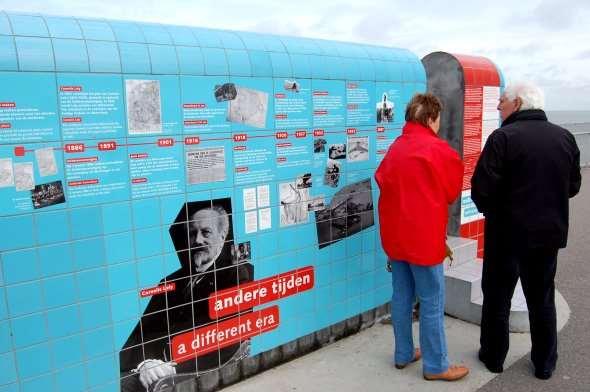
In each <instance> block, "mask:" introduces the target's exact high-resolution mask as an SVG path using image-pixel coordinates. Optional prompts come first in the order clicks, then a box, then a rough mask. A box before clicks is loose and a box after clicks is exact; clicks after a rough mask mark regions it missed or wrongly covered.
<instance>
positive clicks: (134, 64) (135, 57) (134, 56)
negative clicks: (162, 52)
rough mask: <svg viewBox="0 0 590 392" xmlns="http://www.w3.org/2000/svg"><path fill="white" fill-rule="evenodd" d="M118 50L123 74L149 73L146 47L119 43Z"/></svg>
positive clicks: (148, 57) (149, 67) (149, 66)
mask: <svg viewBox="0 0 590 392" xmlns="http://www.w3.org/2000/svg"><path fill="white" fill-rule="evenodd" d="M119 50H120V54H121V66H122V70H123V73H141V74H146V73H147V74H149V73H150V72H151V65H150V56H149V52H148V48H147V45H145V44H137V43H127V42H119Z"/></svg>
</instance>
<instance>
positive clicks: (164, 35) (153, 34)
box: [138, 23, 172, 45]
mask: <svg viewBox="0 0 590 392" xmlns="http://www.w3.org/2000/svg"><path fill="white" fill-rule="evenodd" d="M138 25H139V28H140V29H141V31H142V32H143V36H144V37H145V42H147V43H150V44H164V45H172V39H171V38H170V35H169V34H168V32H167V31H166V29H165V28H164V26H160V25H157V24H139V23H138Z"/></svg>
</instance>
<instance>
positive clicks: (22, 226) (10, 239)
mask: <svg viewBox="0 0 590 392" xmlns="http://www.w3.org/2000/svg"><path fill="white" fill-rule="evenodd" d="M0 232H2V233H12V235H10V236H8V235H2V236H0V251H5V250H9V249H18V248H25V247H30V246H33V244H34V243H35V240H34V239H35V237H34V235H33V216H32V215H20V216H14V217H10V216H7V217H3V218H2V219H0Z"/></svg>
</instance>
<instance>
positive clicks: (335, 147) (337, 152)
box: [328, 143, 346, 159]
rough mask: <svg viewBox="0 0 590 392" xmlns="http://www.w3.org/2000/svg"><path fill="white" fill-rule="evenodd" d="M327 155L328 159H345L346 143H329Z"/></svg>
mask: <svg viewBox="0 0 590 392" xmlns="http://www.w3.org/2000/svg"><path fill="white" fill-rule="evenodd" d="M328 157H329V158H330V159H346V144H344V143H336V144H330V148H329V149H328Z"/></svg>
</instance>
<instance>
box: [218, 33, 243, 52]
mask: <svg viewBox="0 0 590 392" xmlns="http://www.w3.org/2000/svg"><path fill="white" fill-rule="evenodd" d="M218 34H219V37H220V38H221V44H222V45H223V47H224V48H225V49H245V47H244V43H243V42H242V40H241V39H240V37H239V36H238V35H237V34H235V33H234V32H231V31H219V32H218Z"/></svg>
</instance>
